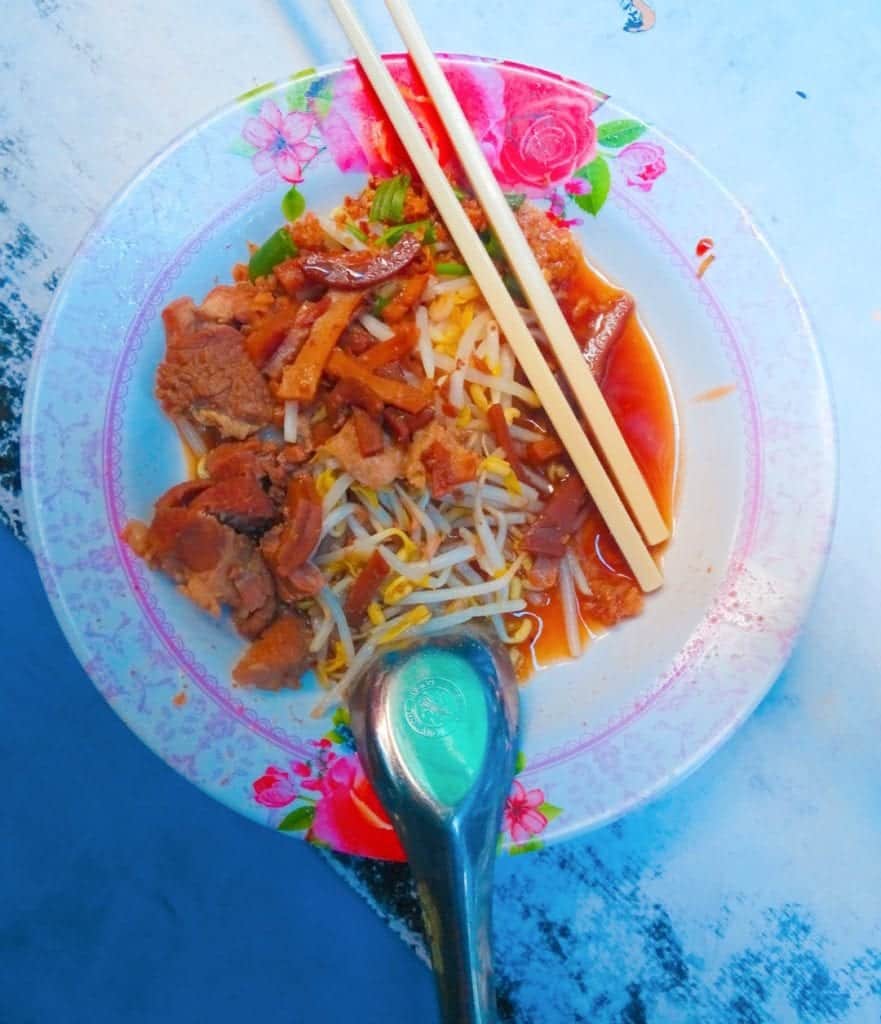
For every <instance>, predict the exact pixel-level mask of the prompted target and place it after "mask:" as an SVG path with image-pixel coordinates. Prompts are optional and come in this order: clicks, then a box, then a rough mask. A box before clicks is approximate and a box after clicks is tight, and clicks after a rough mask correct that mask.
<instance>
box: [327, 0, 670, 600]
mask: <svg viewBox="0 0 881 1024" xmlns="http://www.w3.org/2000/svg"><path fill="white" fill-rule="evenodd" d="M328 2H329V4H330V6H331V8H332V10H333V12H334V14H335V15H336V17H337V19H338V20H339V22H340V25H341V26H342V28H343V31H344V32H345V33H346V35H347V36H348V38H349V41H350V43H351V44H352V47H353V48H354V50H355V53H356V54H357V56H358V59H359V60H360V62H361V66H362V68H363V70H364V73H365V74H366V75H367V78H368V79H369V81H370V83H371V85H372V86H373V88H374V90H375V91H376V94H377V96H378V97H379V100H380V102H381V103H382V106H383V108H384V109H385V112H386V114H387V115H388V117H389V120H390V121H391V123H392V125H393V126H394V128H395V131H396V132H397V134H398V137H399V139H400V141H401V143H402V145H403V147H404V149H405V150H406V151H407V154H408V155H409V157H410V159H411V160H412V162H413V166H414V167H415V169H416V172H417V173H418V175H419V177H420V178H421V179H422V183H423V185H424V186H425V188H426V190H427V191H428V193H429V195H430V196H431V198H432V200H433V201H434V204H435V206H436V207H437V209H438V212H439V213H440V215H441V218H442V219H443V221H444V224H445V225H446V227H447V230H448V231H449V232H450V235H451V237H452V239H453V241H454V242H455V244H456V247H457V248H458V249H459V252H460V253H461V254H462V258H463V259H464V260H465V262H466V264H467V265H468V268H469V269H470V271H471V274H472V276H473V277H474V280H475V281H476V282H477V285H478V287H479V288H480V290H481V292H482V293H483V297H484V299H485V300H486V303H487V305H488V306H489V307H490V309H491V310H492V312H493V315H494V316H495V318H496V320H497V322H498V324H499V327H500V328H501V330H502V332H503V333H504V335H505V337H506V338H507V340H508V344H509V345H510V346H511V348H512V350H513V352H514V355H515V357H516V358H517V361H518V362H519V364H520V366H521V367H522V369H523V371H524V373H525V374H526V376H527V378H528V379H529V382H530V384H531V385H532V387H533V389H534V390H535V392H536V393H537V395H538V397H539V399H540V400H541V403H542V405H543V407H544V410H545V412H546V413H547V415H548V418H549V419H550V421H551V423H552V425H553V427H554V429H555V430H556V432H557V434H558V435H559V437H560V440H561V441H562V442H563V445H564V446H565V448H566V450H567V452H568V453H569V457H570V458H571V459H572V462H573V464H574V466H575V469H576V470H577V472H578V474H579V476H580V477H581V479H582V480H583V481H584V485H585V487H586V488H587V491H588V493H589V494H590V496H591V498H593V501H594V503H595V504H596V506H597V509H598V511H599V513H600V515H601V516H602V518H603V520H604V522H605V524H606V526H607V527H608V529H609V532H610V533H611V534H612V536H613V538H614V539H615V542H616V543H617V544H618V547H619V548H620V550H621V554H622V555H623V557H624V559H625V561H626V562H627V564H628V566H629V567H630V569H631V571H632V572H633V575H634V577H635V578H636V581H637V583H638V584H639V586H640V587H641V588H642V589H643V590H644V591H646V592H648V591H652V590H656V589H657V588H658V587H659V586H660V585H661V583H662V577H661V573H660V570H659V569H658V567H657V565H656V564H655V561H654V559H653V558H652V556H651V554H650V552H649V550H648V548H647V547H646V545H645V543H644V542H643V539H642V536H641V535H640V532H639V530H638V529H637V528H636V526H635V525H634V523H633V521H632V520H631V518H630V515H629V514H628V511H627V509H626V507H625V506H624V503H623V502H622V501H621V498H620V497H619V495H618V492H617V491H616V490H615V487H614V485H613V483H612V481H611V480H610V479H609V476H608V474H607V473H606V471H605V469H604V467H603V464H602V462H600V460H599V458H598V456H597V454H596V452H595V451H594V450H593V448H592V446H591V444H590V441H589V440H588V438H587V435H586V434H585V432H584V430H583V428H582V426H581V423H580V422H579V420H578V418H577V416H576V415H575V413H574V412H573V411H572V408H571V407H570V405H569V403H568V402H567V401H566V398H565V396H564V395H563V392H562V391H561V390H560V386H559V384H558V383H557V381H556V380H555V379H554V375H553V374H552V373H551V370H550V367H549V366H548V364H547V362H546V361H545V359H544V357H543V356H542V354H541V351H540V349H539V348H538V345H537V344H536V342H535V339H534V338H533V337H532V334H531V333H530V332H529V329H528V328H527V327H526V325H525V323H524V322H523V318H522V316H521V315H520V312H519V311H518V309H517V306H516V305H515V304H514V300H513V299H512V298H511V295H510V294H509V292H508V289H507V288H506V287H505V284H504V282H503V281H502V279H501V277H500V276H499V273H498V271H497V270H496V267H495V264H494V263H493V261H492V259H491V258H490V256H489V254H488V253H487V251H486V249H485V248H484V245H483V243H482V242H481V240H480V237H479V235H478V234H477V232H476V231H475V230H474V228H473V227H472V225H471V222H470V221H469V220H468V217H467V215H466V213H465V211H464V210H463V209H462V205H461V203H460V202H459V200H458V198H457V197H456V194H455V192H454V191H453V189H452V186H451V185H450V183H449V181H448V180H447V177H446V175H445V174H444V172H443V169H442V168H441V166H440V164H439V163H438V162H437V159H436V158H435V156H434V154H433V153H432V151H431V149H430V147H429V145H428V143H427V142H426V140H425V137H424V136H423V134H422V129H421V128H420V127H419V125H418V123H417V122H416V119H415V118H414V117H413V115H412V113H411V112H410V109H409V107H408V106H407V104H406V102H405V101H404V98H403V96H402V95H401V93H400V92H399V90H398V87H397V85H396V84H395V81H394V79H393V78H392V76H391V74H390V73H389V71H388V68H386V66H385V64H384V63H383V61H382V58H381V57H380V55H379V53H378V52H377V51H376V49H375V48H374V46H373V44H372V42H371V41H370V38H369V36H368V35H367V33H366V32H365V30H364V28H363V26H362V25H361V23H360V22H359V20H358V18H357V16H356V14H355V12H354V11H353V10H352V7H351V5H350V4H349V2H348V0H328Z"/></svg>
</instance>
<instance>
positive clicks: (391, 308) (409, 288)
mask: <svg viewBox="0 0 881 1024" xmlns="http://www.w3.org/2000/svg"><path fill="white" fill-rule="evenodd" d="M426 284H428V274H414V275H413V277H410V278H408V279H407V280H406V281H405V282H404V284H403V285H402V286H401V290H400V291H399V292H398V293H397V295H395V297H394V298H393V299H392V301H391V302H390V303H389V304H388V305H387V306H386V307H385V309H384V310H383V311H382V319H383V320H385V322H386V323H387V324H396V323H397V322H398V321H399V320H403V319H404V317H405V316H406V315H407V314H408V313H409V312H410V310H411V309H412V308H413V307H414V306H415V305H416V303H417V302H418V301H419V300H420V299H421V298H422V293H423V292H424V291H425V286H426Z"/></svg>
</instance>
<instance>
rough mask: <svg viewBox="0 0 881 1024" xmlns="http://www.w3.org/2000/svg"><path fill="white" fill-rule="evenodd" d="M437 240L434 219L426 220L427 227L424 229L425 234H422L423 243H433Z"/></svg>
mask: <svg viewBox="0 0 881 1024" xmlns="http://www.w3.org/2000/svg"><path fill="white" fill-rule="evenodd" d="M436 241H437V233H436V232H435V230H434V221H433V220H430V221H429V222H428V227H427V228H426V229H425V234H424V235H423V236H422V244H423V245H434V243H435V242H436Z"/></svg>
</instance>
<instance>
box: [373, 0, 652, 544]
mask: <svg viewBox="0 0 881 1024" xmlns="http://www.w3.org/2000/svg"><path fill="white" fill-rule="evenodd" d="M385 5H386V7H387V8H388V10H389V13H390V14H391V16H392V19H393V20H394V22H395V25H397V28H398V32H399V33H400V35H401V38H402V39H403V40H404V43H405V45H406V47H407V49H408V50H409V51H410V56H411V57H412V58H413V62H414V63H415V64H416V67H417V68H418V70H419V74H420V75H421V76H422V81H423V82H424V83H425V87H426V89H427V90H428V94H429V96H430V97H431V99H432V100H433V102H434V106H435V109H436V110H437V112H438V114H439V115H440V118H441V121H442V122H443V124H444V126H445V127H446V129H447V134H448V135H449V137H450V140H451V141H452V143H453V146H454V147H455V149H456V152H457V153H458V154H459V159H460V160H461V161H462V166H463V167H464V168H465V173H466V174H467V175H468V179H469V181H470V182H471V185H472V187H473V188H474V191H475V193H476V194H477V198H478V200H479V201H480V205H481V206H482V207H483V211H484V213H485V214H486V216H487V218H488V219H489V222H490V224H491V225H492V227H493V230H494V231H495V233H496V236H497V237H498V239H499V242H500V243H501V246H502V248H503V249H504V250H505V254H506V256H507V257H508V262H509V263H510V265H511V269H512V270H513V271H514V273H515V274H516V275H517V280H518V281H519V282H520V287H521V288H522V289H523V293H524V295H525V296H526V299H527V301H528V303H529V305H530V306H531V307H532V310H533V312H534V313H535V315H536V317H537V318H538V322H539V324H540V325H541V327H542V329H543V330H544V332H545V334H546V335H547V337H548V341H549V342H550V343H551V346H552V348H553V350H554V354H555V355H556V357H557V360H558V362H559V364H560V367H561V369H562V370H563V373H564V374H565V375H566V379H567V380H568V381H569V386H570V387H571V388H572V392H573V394H574V395H575V399H576V401H577V402H578V405H579V407H580V409H581V411H582V413H583V414H584V418H585V420H586V421H587V424H588V426H589V427H590V430H591V432H592V433H593V436H594V439H595V441H596V444H597V446H598V447H599V450H600V451H601V452H602V454H603V455H604V456H605V459H606V465H607V466H608V468H609V470H610V472H611V474H612V476H613V477H614V479H615V481H616V482H617V484H618V487H619V489H620V491H621V494H622V496H623V498H624V500H625V502H626V503H627V504H628V505H629V506H630V511H631V512H632V514H633V517H634V519H636V522H637V524H638V525H639V527H640V529H641V530H642V534H643V536H644V537H645V539H646V541H647V542H648V543H649V544H660V543H661V542H662V541H665V540H666V539H667V538H668V536H669V533H670V531H669V529H668V528H667V524H666V523H665V522H664V517H663V516H662V515H661V513H660V511H659V509H658V506H657V504H656V503H655V499H654V497H653V496H652V492H651V491H650V490H649V487H648V484H647V483H646V481H645V477H643V475H642V473H641V472H640V470H639V467H638V466H637V464H636V460H635V459H634V458H633V455H632V454H631V452H630V449H629V448H628V447H627V442H626V441H625V440H624V437H623V435H622V433H621V431H620V429H619V428H618V424H617V423H616V422H615V418H614V416H613V415H612V413H611V411H610V409H609V407H608V405H607V404H606V400H605V398H604V397H603V393H602V391H600V389H599V386H598V385H597V383H596V381H595V380H594V378H593V374H591V373H590V372H589V371H588V369H587V367H586V365H585V361H584V355H583V354H582V352H581V349H580V348H579V346H578V342H577V341H576V340H575V336H574V335H573V333H572V329H571V328H570V327H569V324H568V323H567V321H566V318H565V317H564V316H563V313H562V310H561V309H560V306H559V305H558V303H557V300H556V299H555V298H554V295H553V293H552V292H551V289H550V286H549V285H548V283H547V281H546V280H545V278H544V275H543V274H542V271H541V267H540V266H539V265H538V261H537V260H536V258H535V255H534V254H533V252H532V249H531V248H530V246H529V243H528V242H527V241H526V238H525V237H524V235H523V232H522V231H521V230H520V226H519V224H518V223H517V219H516V217H515V216H514V214H513V212H512V211H511V208H510V206H509V205H508V202H507V200H506V199H505V196H504V193H503V192H502V190H501V188H500V187H499V183H498V182H497V181H496V179H495V175H494V174H493V172H492V170H491V169H490V166H489V164H488V163H487V160H486V156H485V155H484V153H483V150H481V148H480V145H479V144H478V142H477V139H476V138H475V137H474V132H473V131H472V130H471V127H470V125H469V124H468V121H467V120H466V118H465V114H464V113H463V111H462V107H461V106H460V105H459V101H458V99H456V95H455V93H454V92H453V90H452V89H451V88H450V84H449V82H448V81H447V78H446V75H444V73H443V71H442V70H441V66H440V64H439V63H438V60H437V57H435V55H434V53H433V52H432V50H431V47H430V46H429V45H428V41H427V40H426V38H425V35H424V34H423V32H422V29H421V28H420V27H419V23H418V22H417V21H416V18H415V16H414V14H413V11H412V10H411V9H410V6H409V4H408V3H407V0H385Z"/></svg>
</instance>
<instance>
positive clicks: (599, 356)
mask: <svg viewBox="0 0 881 1024" xmlns="http://www.w3.org/2000/svg"><path fill="white" fill-rule="evenodd" d="M634 305H635V304H634V302H633V299H632V298H631V297H630V296H629V295H627V294H626V293H624V294H621V295H619V296H618V298H617V299H615V300H614V302H612V303H610V304H609V305H608V306H607V307H606V308H605V309H604V310H602V312H601V313H600V314H599V316H598V317H597V319H596V323H595V324H594V328H593V330H592V331H591V334H590V336H589V337H588V338H587V340H586V341H585V343H584V358H585V360H586V362H587V365H588V366H589V367H590V372H591V373H592V374H593V375H594V377H596V378H597V379H598V380H602V377H603V371H604V370H605V363H606V356H607V355H608V354H609V352H610V351H611V348H612V346H613V345H614V344H615V342H616V341H617V340H618V339H619V338H620V337H621V335H622V334H623V333H624V329H625V328H626V327H627V322H628V321H629V319H630V315H631V313H633V310H634Z"/></svg>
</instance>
